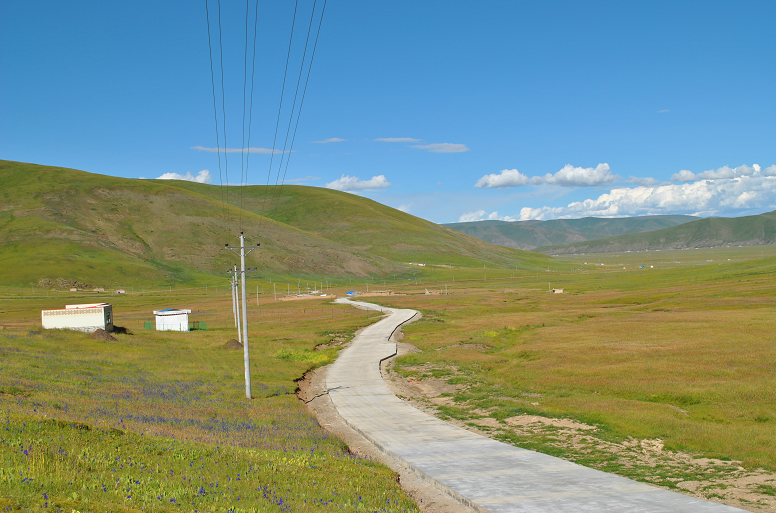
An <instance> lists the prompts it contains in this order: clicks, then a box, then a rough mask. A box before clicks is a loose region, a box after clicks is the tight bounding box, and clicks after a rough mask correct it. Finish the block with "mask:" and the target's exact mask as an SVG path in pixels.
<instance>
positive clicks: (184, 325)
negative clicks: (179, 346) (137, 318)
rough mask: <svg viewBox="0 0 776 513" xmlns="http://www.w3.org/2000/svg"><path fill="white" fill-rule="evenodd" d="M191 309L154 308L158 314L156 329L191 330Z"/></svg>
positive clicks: (155, 313)
mask: <svg viewBox="0 0 776 513" xmlns="http://www.w3.org/2000/svg"><path fill="white" fill-rule="evenodd" d="M190 313H191V310H179V309H177V308H165V309H164V310H154V315H155V316H156V331H189V314H190Z"/></svg>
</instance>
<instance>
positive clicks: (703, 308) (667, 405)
mask: <svg viewBox="0 0 776 513" xmlns="http://www.w3.org/2000/svg"><path fill="white" fill-rule="evenodd" d="M679 253H680V255H679V257H677V256H672V255H671V254H667V253H663V252H642V253H638V254H637V253H628V254H619V255H611V254H607V255H601V256H600V258H599V257H591V256H589V255H588V256H585V257H584V258H585V260H581V261H580V260H573V259H570V258H569V259H566V260H563V261H562V262H565V263H566V264H567V267H566V270H565V271H560V270H558V271H550V272H547V271H544V272H538V273H524V272H523V273H521V272H518V273H510V272H505V271H496V270H494V271H489V272H488V274H487V277H486V276H485V275H484V274H483V272H482V271H481V270H477V271H475V270H470V272H469V275H468V276H464V275H462V274H461V273H459V274H458V276H456V282H455V284H453V283H452V280H451V279H450V277H445V276H442V273H439V274H438V275H437V277H438V279H436V280H433V281H432V279H431V278H429V277H428V276H427V277H426V281H425V282H424V287H425V288H428V289H429V291H431V292H439V291H442V294H438V293H436V294H433V295H425V293H424V294H422V295H417V294H415V295H407V296H394V297H391V298H374V299H375V300H376V302H379V303H381V304H384V305H386V306H398V307H405V308H416V309H419V310H420V311H421V312H423V313H424V319H423V320H421V321H420V322H417V323H413V324H411V325H408V326H407V327H406V328H405V330H404V331H405V333H406V335H407V336H406V338H405V341H407V342H409V343H411V344H414V345H415V346H417V347H418V348H419V349H420V350H421V352H420V353H414V354H410V355H407V356H405V357H403V358H401V359H400V360H399V362H398V363H397V366H396V368H397V370H399V371H400V372H402V373H404V374H405V375H407V376H410V377H412V378H413V379H415V380H423V379H428V378H445V377H446V379H449V382H450V383H451V384H457V385H463V387H462V388H461V389H460V390H459V391H458V392H456V393H455V394H453V395H452V396H451V399H452V400H453V403H454V404H453V405H450V406H445V407H442V408H441V409H440V412H441V414H442V416H443V417H444V416H447V417H452V418H457V419H460V420H464V421H475V420H477V419H478V418H482V417H491V418H494V419H496V420H498V421H503V420H504V419H507V418H510V417H514V416H516V415H521V414H534V415H541V416H546V417H552V418H569V419H574V420H577V421H581V422H585V423H588V424H591V425H594V426H597V428H598V429H597V431H596V432H595V435H594V436H595V437H598V438H600V439H601V440H603V441H614V442H622V441H624V440H627V439H628V437H633V438H636V439H660V440H662V441H663V442H664V443H665V447H666V448H667V449H669V450H673V451H684V452H687V453H690V454H693V455H696V456H698V457H700V456H704V457H714V458H720V459H722V460H736V461H740V462H742V463H741V464H742V465H743V466H744V467H745V468H747V469H755V468H766V469H771V470H773V469H776V437H774V433H775V432H776V393H775V392H774V391H775V390H776V376H774V374H773V368H774V363H776V335H774V333H776V281H775V280H774V278H776V248H773V247H769V248H766V250H765V251H763V252H762V253H761V250H760V248H740V249H739V248H718V249H709V250H697V251H683V252H679ZM761 256H762V258H761ZM604 258H605V259H606V261H605V264H604V265H603V266H601V265H600V260H601V259H604ZM680 258H681V260H680ZM585 262H587V265H586V264H585ZM592 262H595V265H592ZM645 264H646V265H645ZM641 265H645V267H644V268H640V266H641ZM650 266H652V268H650ZM478 275H479V276H478ZM550 282H551V286H552V287H553V288H555V287H558V288H564V289H565V290H564V293H563V294H550V293H548V292H547V290H548V287H549V286H550V285H549V283H550ZM445 285H446V286H447V291H448V293H449V295H445V294H444V286H445ZM510 441H511V442H512V443H517V444H518V445H523V446H526V447H529V448H534V449H537V450H543V451H545V452H549V453H551V454H557V455H560V456H563V457H567V458H569V459H572V460H577V461H580V462H583V463H585V464H592V465H593V466H595V464H594V462H591V461H589V459H588V460H586V459H585V457H583V456H581V455H579V454H574V453H573V451H571V450H567V451H564V450H560V451H559V449H558V448H557V447H552V446H551V445H548V444H544V445H542V444H541V443H537V441H536V440H530V439H527V438H523V439H518V440H510ZM599 463H600V462H599ZM604 468H605V467H604ZM605 469H606V468H605ZM609 470H612V471H616V469H609ZM630 472H631V471H630V470H629V471H628V472H626V475H630V476H631V477H635V478H638V479H642V480H651V477H654V473H655V472H657V470H655V469H654V468H653V469H648V468H647V469H641V470H640V471H639V472H634V473H630ZM650 473H651V474H650ZM685 479H687V478H686V477H685Z"/></svg>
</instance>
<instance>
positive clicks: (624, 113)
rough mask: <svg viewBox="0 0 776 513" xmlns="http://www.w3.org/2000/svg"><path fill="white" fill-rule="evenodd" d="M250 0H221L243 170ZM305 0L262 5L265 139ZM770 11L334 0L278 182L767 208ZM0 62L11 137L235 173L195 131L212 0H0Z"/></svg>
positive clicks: (14, 143)
mask: <svg viewBox="0 0 776 513" xmlns="http://www.w3.org/2000/svg"><path fill="white" fill-rule="evenodd" d="M322 1H323V0H318V12H320V8H321V6H322ZM254 5H255V4H253V2H251V6H250V9H251V11H250V15H251V16H253V9H254ZM210 6H211V22H213V23H215V22H216V19H214V18H213V16H217V13H216V11H215V0H211V1H210ZM245 7H246V5H245V3H244V2H231V1H229V0H223V1H222V13H221V16H222V29H223V51H224V71H225V84H226V90H225V93H226V94H225V104H226V134H227V143H228V146H229V148H236V149H238V151H237V152H234V153H230V154H228V158H229V181H230V182H232V183H239V182H240V175H241V169H240V158H241V156H243V155H242V154H241V153H239V148H241V146H242V141H241V136H242V98H243V66H244V38H245V15H246V13H245ZM311 7H312V0H300V1H299V7H298V18H297V25H296V32H295V39H294V45H293V47H292V53H291V59H290V61H291V64H292V66H291V69H290V70H289V79H288V83H289V84H291V88H290V93H293V86H294V85H295V82H296V78H297V76H298V72H299V61H300V57H301V52H302V47H303V44H304V37H303V36H304V34H305V33H306V30H307V24H308V22H309V16H310V10H311ZM293 9H294V3H293V2H291V1H284V2H279V1H278V2H272V3H267V2H261V3H260V5H259V17H258V36H257V60H256V62H257V67H256V75H255V91H254V110H253V125H252V139H251V144H250V146H251V147H253V148H271V147H272V139H273V133H274V128H275V120H276V116H277V109H278V101H279V96H280V88H281V83H282V79H283V70H284V63H285V57H286V51H287V48H288V46H287V45H288V38H289V31H290V27H291V19H292V14H293ZM251 19H252V18H251ZM774 19H776V3H774V2H757V1H749V2H714V1H702V2H690V1H687V2H624V1H618V2H590V3H584V2H531V3H529V2H514V1H505V2H496V1H493V2H456V1H444V2H442V1H439V2H431V1H428V2H404V1H392V2H355V1H343V0H328V1H327V4H326V14H325V17H324V20H323V26H322V31H321V35H320V40H319V42H318V47H317V50H316V56H315V62H314V65H313V69H312V72H311V78H310V82H309V87H308V91H307V95H306V98H305V103H304V109H303V111H302V114H301V119H300V122H299V129H298V133H297V136H296V141H295V144H294V148H293V149H294V152H293V153H292V154H291V157H290V161H289V166H288V175H287V177H286V178H287V180H286V182H287V183H289V182H290V183H300V184H305V185H311V186H318V187H326V186H329V187H334V188H340V189H343V190H349V191H352V192H356V193H358V194H361V195H364V196H367V197H370V198H373V199H375V200H377V201H380V202H382V203H385V204H387V205H390V206H393V207H397V208H398V207H401V208H402V209H404V210H407V211H409V212H410V213H412V214H414V215H417V216H420V217H423V218H426V219H429V220H432V221H435V222H455V221H458V220H459V219H464V220H466V219H482V218H494V219H495V218H500V219H507V220H518V219H531V218H539V219H551V218H557V217H582V216H585V215H643V214H658V213H682V214H699V215H745V214H751V213H760V212H765V211H769V210H773V209H776V167H773V166H774V165H776V144H774V142H775V141H776V138H775V137H774V136H775V135H776V128H774V119H775V118H776V116H775V115H776V99H775V97H776V95H774V93H773V88H774V84H775V83H776V69H774V66H773V64H772V62H773V56H774V54H775V53H776V39H775V38H773V36H772V32H771V30H772V27H771V24H772V21H773V20H774ZM212 28H213V31H214V32H213V36H214V37H215V36H216V34H217V32H215V26H213V27H212ZM250 29H251V31H252V26H251V27H250ZM214 44H216V46H214V49H215V51H218V46H217V41H216V40H215V39H214ZM216 57H217V55H216ZM216 66H217V67H216V72H218V61H217V60H216ZM0 69H1V70H2V71H3V72H2V77H1V78H0V158H2V159H8V160H19V161H25V162H34V163H39V164H47V165H57V166H64V167H72V168H77V169H84V170H87V171H91V172H95V173H102V174H108V175H115V176H124V177H145V178H157V177H162V176H167V177H175V176H182V177H188V178H191V179H197V178H199V179H200V180H205V181H207V180H208V179H209V180H210V183H214V184H218V183H220V180H223V179H225V177H224V176H223V173H222V175H221V178H219V172H218V160H217V154H216V153H214V152H208V151H202V150H197V149H194V148H197V147H199V148H212V147H215V146H216V141H215V126H214V119H213V98H212V90H211V77H210V61H209V57H208V40H207V26H206V20H205V4H204V1H202V2H172V1H170V2H142V1H138V2H131V3H129V4H121V5H120V4H115V3H113V2H75V1H74V2H68V3H63V2H44V1H40V2H3V3H2V4H0ZM216 80H217V81H218V80H219V77H218V75H216ZM218 94H219V98H218V99H219V102H220V91H218ZM287 94H289V93H288V92H287ZM300 94H301V93H300ZM292 100H293V95H290V96H286V99H285V100H284V105H285V108H286V109H287V108H288V106H289V105H290V104H291V102H292ZM219 109H220V103H219ZM219 115H220V113H219ZM287 115H288V114H287V112H284V113H283V116H282V119H284V120H285V123H283V122H281V130H280V134H281V136H280V137H279V140H280V143H279V144H280V146H281V147H282V141H283V138H284V135H285V125H286V124H287V119H288V118H287ZM381 139H382V140H381ZM316 141H318V142H316ZM320 141H329V142H320ZM220 142H221V145H223V134H222V135H221V141H220ZM255 151H256V152H255V153H251V154H250V159H249V162H250V168H249V170H248V178H247V181H248V182H249V183H252V184H258V183H262V184H263V183H265V182H266V180H267V174H268V171H269V159H270V155H269V154H268V152H264V153H261V150H255ZM280 156H281V155H279V154H276V155H275V156H274V158H273V159H274V166H275V167H274V168H273V170H272V172H271V173H272V178H271V179H270V181H271V182H272V183H274V177H275V173H276V168H277V165H278V161H279V157H280Z"/></svg>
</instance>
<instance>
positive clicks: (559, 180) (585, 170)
mask: <svg viewBox="0 0 776 513" xmlns="http://www.w3.org/2000/svg"><path fill="white" fill-rule="evenodd" d="M619 180H620V177H619V176H618V175H613V174H612V173H611V170H610V169H609V164H606V163H603V164H598V165H597V166H596V167H574V166H572V165H571V164H566V165H565V166H564V167H563V169H561V170H560V171H558V172H557V173H555V174H552V173H547V174H546V175H544V176H533V177H531V178H529V177H528V176H527V175H524V174H523V173H521V172H519V171H518V170H517V169H504V170H503V171H501V173H493V174H490V175H485V176H483V177H482V178H480V179H479V180H477V183H475V184H474V186H475V187H479V188H485V189H493V188H497V189H503V188H505V187H521V186H523V185H528V184H529V183H530V184H532V185H540V184H543V183H546V184H550V185H560V186H563V187H592V186H599V185H608V184H611V183H614V182H618V181H619Z"/></svg>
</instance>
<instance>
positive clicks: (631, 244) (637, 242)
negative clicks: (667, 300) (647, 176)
mask: <svg viewBox="0 0 776 513" xmlns="http://www.w3.org/2000/svg"><path fill="white" fill-rule="evenodd" d="M763 244H776V211H774V212H767V213H765V214H760V215H756V216H745V217H734V218H708V219H699V220H697V221H693V222H690V223H686V224H682V225H679V226H674V227H671V228H665V229H662V230H656V231H653V232H648V233H634V234H628V235H620V236H617V237H609V238H606V239H600V240H594V241H586V242H577V243H573V244H565V245H560V246H544V247H540V248H537V250H536V251H540V252H542V253H545V254H549V255H561V254H571V253H607V252H613V251H642V250H645V249H650V250H657V249H659V250H671V249H687V248H713V247H725V246H757V245H763Z"/></svg>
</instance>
